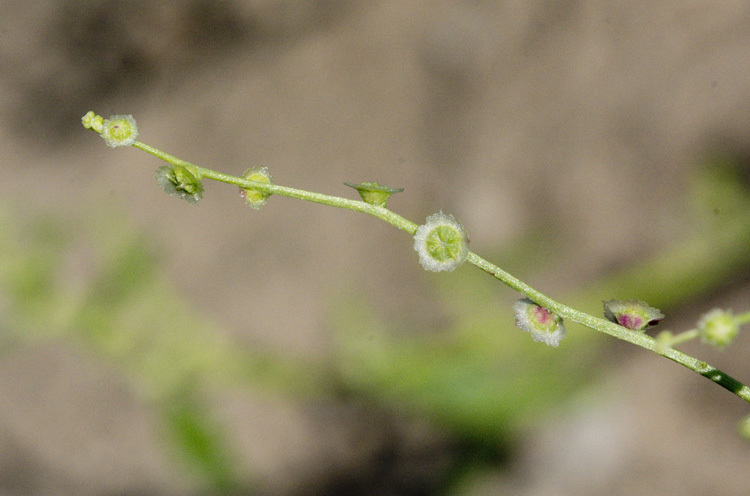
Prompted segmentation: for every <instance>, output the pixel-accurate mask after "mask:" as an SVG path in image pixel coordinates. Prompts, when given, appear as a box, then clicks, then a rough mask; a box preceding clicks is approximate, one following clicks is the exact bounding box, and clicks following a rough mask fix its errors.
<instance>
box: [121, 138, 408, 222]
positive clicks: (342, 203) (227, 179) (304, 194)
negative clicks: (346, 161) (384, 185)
mask: <svg viewBox="0 0 750 496" xmlns="http://www.w3.org/2000/svg"><path fill="white" fill-rule="evenodd" d="M133 146H134V147H136V148H139V149H141V150H143V151H145V152H148V153H150V154H151V155H153V156H155V157H157V158H160V159H161V160H164V161H165V162H168V163H170V164H172V165H181V166H183V167H187V168H190V169H192V170H193V171H194V172H195V173H196V174H198V175H199V176H200V177H205V178H208V179H213V180H215V181H220V182H223V183H227V184H234V185H235V186H239V187H241V188H252V189H257V190H258V191H262V192H263V193H270V194H272V195H279V196H288V197H290V198H296V199H298V200H305V201H309V202H315V203H321V204H323V205H330V206H332V207H338V208H345V209H348V210H354V211H355V212H362V213H365V214H369V215H372V216H374V217H377V218H378V219H381V220H383V221H385V222H387V223H388V224H391V225H392V226H395V227H398V228H399V229H401V230H403V231H406V232H408V233H410V234H414V233H415V232H417V227H419V226H418V225H417V224H415V223H414V222H411V221H410V220H407V219H405V218H403V217H401V216H400V215H398V214H396V213H393V212H391V211H390V210H388V209H387V208H384V207H377V206H375V205H371V204H369V203H366V202H363V201H359V200H350V199H348V198H341V197H338V196H330V195H323V194H320V193H312V192H310V191H304V190H301V189H294V188H288V187H286V186H279V185H277V184H268V183H261V182H257V181H248V180H247V179H243V178H241V177H237V176H230V175H228V174H222V173H221V172H216V171H214V170H211V169H206V168H204V167H200V166H197V165H195V164H191V163H190V162H186V161H185V160H181V159H179V158H177V157H174V156H172V155H169V154H167V153H164V152H162V151H161V150H158V149H156V148H154V147H152V146H149V145H147V144H145V143H142V142H140V141H136V142H135V143H133Z"/></svg>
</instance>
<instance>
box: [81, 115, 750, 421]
mask: <svg viewBox="0 0 750 496" xmlns="http://www.w3.org/2000/svg"><path fill="white" fill-rule="evenodd" d="M82 122H83V125H84V127H86V128H87V129H91V130H93V131H95V132H97V133H98V134H100V135H101V136H102V137H103V138H104V139H105V141H106V143H107V144H108V145H109V146H111V147H119V146H134V147H136V148H138V149H140V150H143V151H145V152H147V153H150V154H151V155H154V156H155V157H157V158H159V159H161V160H163V161H164V162H166V163H167V164H169V165H166V166H162V167H160V168H159V169H158V171H157V183H158V184H159V185H160V186H161V187H162V188H163V189H164V191H165V192H166V193H167V194H169V195H173V196H176V197H178V198H182V199H184V200H186V201H188V202H189V203H193V204H197V203H198V202H199V201H200V199H201V198H202V195H203V180H204V179H213V180H216V181H220V182H224V183H227V184H232V185H235V186H237V187H238V188H239V190H240V196H241V197H242V199H243V200H244V201H245V203H246V204H248V205H250V206H251V207H253V208H261V207H262V206H263V205H265V203H266V202H267V200H268V198H269V197H270V196H272V195H279V196H287V197H290V198H296V199H299V200H304V201H310V202H315V203H320V204H324V205H329V206H332V207H337V208H344V209H348V210H353V211H356V212H362V213H366V214H369V215H372V216H374V217H377V218H379V219H381V220H383V221H384V222H387V223H389V224H391V225H393V226H395V227H397V228H399V229H401V230H403V231H406V232H408V233H409V234H411V235H412V236H413V246H414V249H415V251H416V252H417V254H418V259H419V262H420V264H421V265H422V266H423V267H424V268H425V269H426V270H430V271H435V272H442V271H453V270H455V269H456V268H457V267H459V266H460V265H462V264H463V263H464V262H468V263H470V264H472V265H474V266H476V267H478V268H479V269H480V270H482V271H484V272H486V273H487V274H489V275H491V276H493V277H494V278H496V279H498V280H499V281H501V282H502V283H504V284H506V285H507V286H509V287H510V288H511V289H513V290H515V291H517V292H518V293H520V294H521V295H523V298H521V299H519V300H518V301H517V302H516V304H515V305H514V306H513V310H514V313H515V323H516V325H517V326H518V327H520V328H521V329H522V330H523V331H526V332H528V333H529V334H530V336H531V338H532V339H533V340H534V341H538V342H542V343H545V344H547V345H549V346H558V345H559V344H560V342H561V340H562V339H563V338H564V337H565V334H566V330H565V327H564V321H566V320H567V321H571V322H576V323H578V324H581V325H583V326H586V327H589V328H590V329H593V330H595V331H598V332H601V333H604V334H608V335H610V336H613V337H615V338H618V339H621V340H623V341H627V342H629V343H631V344H634V345H636V346H639V347H641V348H644V349H646V350H649V351H652V352H654V353H656V354H657V355H660V356H663V357H665V358H668V359H670V360H672V361H674V362H677V363H679V364H680V365H683V366H684V367H686V368H688V369H690V370H692V371H693V372H696V373H698V374H700V375H702V376H704V377H706V378H707V379H709V380H711V381H713V382H715V383H716V384H718V385H720V386H722V387H724V388H725V389H727V390H729V391H730V392H732V393H733V394H735V395H736V396H738V397H740V398H742V399H743V400H745V401H747V402H748V403H750V387H748V386H746V385H744V384H742V383H741V382H739V381H738V380H736V379H734V378H733V377H731V376H729V375H728V374H726V373H724V372H722V371H721V370H718V369H717V368H716V367H713V366H711V365H709V364H708V363H706V362H705V361H702V360H699V359H697V358H695V357H693V356H691V355H688V354H686V353H683V352H681V351H679V350H677V349H676V348H675V346H676V345H679V344H682V343H685V342H687V341H690V340H693V339H697V338H700V339H701V340H702V341H703V342H704V343H707V344H709V345H712V346H715V347H717V348H724V347H726V346H728V345H729V344H731V342H732V340H733V339H734V338H735V337H736V335H737V334H738V332H739V328H740V326H741V325H744V324H747V323H748V322H750V312H744V313H739V314H734V313H733V312H731V311H729V310H722V309H714V310H711V311H709V312H706V313H705V314H704V315H703V316H702V317H701V319H700V320H699V322H698V323H697V325H696V327H695V328H694V329H690V330H687V331H684V332H681V333H677V334H674V333H672V332H668V331H665V332H662V333H660V334H658V335H656V337H651V336H649V335H648V334H646V333H645V332H644V331H645V330H646V329H648V328H650V327H653V326H655V325H657V324H658V323H659V321H660V320H661V319H662V318H664V315H663V314H662V313H661V312H660V311H659V310H658V309H656V308H653V307H650V306H649V305H648V304H647V303H645V302H643V301H640V300H636V299H629V300H624V301H623V300H608V301H605V302H604V317H605V318H601V317H596V316H594V315H591V314H588V313H585V312H581V311H579V310H576V309H574V308H572V307H570V306H568V305H565V304H563V303H560V302H558V301H556V300H554V299H552V298H550V297H549V296H547V295H545V294H543V293H541V292H539V291H537V290H536V289H534V288H532V287H531V286H529V285H528V284H526V283H524V282H523V281H521V280H519V279H517V278H516V277H514V276H512V275H511V274H509V273H508V272H506V271H504V270H503V269H501V268H500V267H498V266H497V265H495V264H493V263H491V262H489V261H487V260H486V259H484V258H482V257H480V256H479V255H477V254H476V253H474V252H472V251H470V250H469V248H468V235H467V231H466V229H465V227H464V226H463V224H462V223H461V222H460V221H458V220H457V219H456V218H455V217H453V216H452V215H449V214H444V213H443V212H439V213H436V214H433V215H431V216H429V217H428V218H427V219H426V221H425V223H424V224H422V225H418V224H416V223H414V222H412V221H410V220H407V219H405V218H404V217H402V216H400V215H398V214H396V213H395V212H393V211H391V210H389V209H388V208H387V202H388V198H389V197H390V196H391V195H392V194H395V193H398V192H401V191H402V190H401V189H392V188H388V187H386V186H382V185H379V184H378V183H375V182H364V183H359V184H351V183H345V184H346V185H347V186H350V187H352V188H354V189H356V190H357V191H358V192H359V194H360V197H361V198H362V200H361V201H360V200H352V199H348V198H342V197H337V196H330V195H324V194H320V193H315V192H310V191H304V190H299V189H294V188H290V187H286V186H281V185H278V184H275V183H274V182H273V179H272V177H271V175H270V174H269V172H268V170H267V169H266V168H254V169H249V170H247V171H246V172H245V173H244V174H243V175H242V176H241V177H238V176H232V175H228V174H224V173H221V172H217V171H214V170H211V169H207V168H204V167H200V166H198V165H195V164H192V163H190V162H187V161H185V160H181V159H179V158H177V157H174V156H172V155H169V154H167V153H164V152H162V151H160V150H158V149H156V148H154V147H152V146H149V145H147V144H145V143H143V142H141V141H137V139H136V138H137V136H138V129H137V125H136V122H135V120H134V119H133V118H132V116H121V115H117V116H112V117H110V118H109V119H104V118H102V117H101V116H98V115H96V114H94V112H88V113H87V114H86V115H85V116H84V117H83V119H82ZM743 426H745V427H743V429H742V431H743V432H744V431H745V430H747V428H746V427H747V426H750V423H748V422H745V423H744V424H743Z"/></svg>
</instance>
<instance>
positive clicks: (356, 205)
mask: <svg viewBox="0 0 750 496" xmlns="http://www.w3.org/2000/svg"><path fill="white" fill-rule="evenodd" d="M133 146H134V147H136V148H139V149H141V150H143V151H145V152H148V153H150V154H151V155H154V156H155V157H157V158H159V159H161V160H164V161H165V162H168V163H170V164H172V165H180V166H183V167H186V168H190V169H191V170H192V171H193V172H194V173H195V174H197V175H198V176H200V177H202V178H203V177H205V178H208V179H213V180H216V181H221V182H224V183H228V184H234V185H235V186H239V187H240V188H246V189H255V190H258V191H261V192H263V193H270V194H272V195H279V196H288V197H290V198H296V199H299V200H305V201H310V202H315V203H321V204H324V205H330V206H332V207H337V208H344V209H348V210H354V211H356V212H362V213H366V214H369V215H372V216H374V217H377V218H379V219H381V220H383V221H385V222H387V223H389V224H391V225H393V226H395V227H398V228H399V229H401V230H403V231H406V232H408V233H410V234H414V233H415V232H416V231H417V228H418V227H419V226H418V225H417V224H415V223H414V222H411V221H409V220H407V219H405V218H404V217H401V216H400V215H398V214H395V213H393V212H392V211H390V210H388V209H387V208H385V207H378V206H375V205H371V204H369V203H366V202H364V201H358V200H350V199H347V198H341V197H338V196H329V195H323V194H320V193H313V192H310V191H304V190H299V189H294V188H288V187H285V186H279V185H276V184H268V183H262V182H256V181H248V180H246V179H243V178H241V177H237V176H231V175H228V174H222V173H221V172H216V171H214V170H211V169H206V168H203V167H200V166H197V165H194V164H191V163H190V162H186V161H184V160H181V159H179V158H177V157H174V156H172V155H169V154H167V153H164V152H162V151H161V150H158V149H156V148H153V147H151V146H149V145H147V144H145V143H142V142H140V141H136V142H135V143H133ZM467 261H468V262H469V263H471V264H473V265H476V266H477V267H479V268H480V269H482V270H483V271H485V272H487V273H488V274H490V275H492V276H494V277H495V278H497V279H498V280H500V281H502V282H503V283H505V284H506V285H507V286H509V287H511V288H513V289H514V290H516V291H518V292H519V293H521V294H523V295H524V296H526V297H528V298H529V299H530V300H532V301H533V302H535V303H536V304H538V305H540V306H542V307H544V308H546V309H548V310H549V311H551V312H552V313H555V314H557V315H559V316H560V317H562V318H563V319H566V320H570V321H572V322H576V323H578V324H581V325H583V326H586V327H589V328H591V329H594V330H596V331H599V332H603V333H605V334H609V335H610V336H614V337H616V338H618V339H621V340H623V341H627V342H629V343H632V344H634V345H636V346H640V347H641V348H645V349H647V350H650V351H653V352H654V353H656V354H659V355H661V356H664V357H666V358H669V359H670V360H673V361H675V362H677V363H679V364H680V365H683V366H685V367H687V368H688V369H690V370H692V371H694V372H696V373H698V374H700V375H702V376H704V377H706V378H708V379H710V380H712V381H713V382H715V383H717V384H719V385H720V386H722V387H723V388H725V389H727V390H729V391H731V392H732V393H734V394H735V395H737V396H739V397H740V398H742V399H743V400H745V401H747V402H748V403H750V387H748V386H746V385H744V384H742V383H741V382H739V381H737V380H736V379H734V378H732V377H730V376H729V375H727V374H725V373H724V372H722V371H720V370H718V369H717V368H715V367H713V366H711V365H709V364H707V363H706V362H703V361H700V360H698V359H696V358H693V357H692V356H690V355H687V354H685V353H683V352H681V351H677V350H675V349H674V348H672V347H671V346H666V347H665V346H664V344H663V343H660V342H658V341H657V340H656V339H654V338H652V337H650V336H648V335H646V334H644V333H642V332H637V331H632V330H630V329H627V328H625V327H623V326H620V325H617V324H615V323H613V322H610V321H608V320H605V319H602V318H598V317H594V316H592V315H589V314H587V313H584V312H580V311H578V310H575V309H573V308H571V307H569V306H567V305H564V304H562V303H559V302H557V301H555V300H553V299H552V298H550V297H548V296H546V295H545V294H543V293H540V292H539V291H537V290H535V289H534V288H532V287H531V286H529V285H528V284H526V283H524V282H523V281H521V280H519V279H517V278H515V277H513V276H512V275H510V274H509V273H507V272H505V271H504V270H502V269H501V268H500V267H498V266H496V265H494V264H492V263H490V262H488V261H487V260H485V259H484V258H482V257H480V256H479V255H477V254H475V253H473V252H469V255H468V258H467ZM741 318H742V321H743V322H749V321H750V312H748V313H746V314H743V315H742V316H741Z"/></svg>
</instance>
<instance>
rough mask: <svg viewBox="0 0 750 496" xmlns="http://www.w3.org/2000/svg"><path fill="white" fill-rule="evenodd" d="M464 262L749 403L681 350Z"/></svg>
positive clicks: (475, 259) (744, 389)
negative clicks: (658, 356)
mask: <svg viewBox="0 0 750 496" xmlns="http://www.w3.org/2000/svg"><path fill="white" fill-rule="evenodd" d="M467 260H468V261H469V262H470V263H472V264H474V265H476V266H477V267H479V268H480V269H482V270H483V271H485V272H487V273H488V274H490V275H492V276H494V277H495V278H497V279H499V280H500V281H502V282H503V283H505V284H506V285H508V286H510V287H511V288H513V289H515V290H516V291H518V292H519V293H521V294H523V295H524V296H527V297H528V298H529V299H530V300H532V301H533V302H534V303H536V304H537V305H540V306H542V307H544V308H546V309H547V310H549V311H551V312H552V313H555V314H557V315H559V316H561V317H562V318H563V319H566V320H570V321H572V322H576V323H578V324H581V325H584V326H586V327H588V328H590V329H594V330H596V331H599V332H603V333H605V334H609V335H610V336H614V337H616V338H617V339H621V340H623V341H627V342H628V343H632V344H634V345H636V346H640V347H641V348H645V349H647V350H650V351H653V352H654V353H656V354H658V355H661V356H663V357H666V358H669V359H670V360H672V361H675V362H677V363H679V364H680V365H683V366H685V367H687V368H689V369H690V370H692V371H693V372H697V373H698V374H700V375H702V376H703V377H706V378H708V379H710V380H712V381H714V382H715V383H717V384H718V385H720V386H722V387H723V388H725V389H727V390H729V391H731V392H732V393H734V394H736V395H737V396H739V397H740V398H742V399H743V400H745V401H747V402H748V403H750V387H748V386H745V385H744V384H742V383H741V382H739V381H737V380H736V379H734V378H733V377H731V376H729V375H728V374H725V373H724V372H722V371H720V370H719V369H717V368H716V367H713V366H711V365H709V364H707V363H706V362H703V361H701V360H698V359H697V358H693V357H692V356H690V355H687V354H685V353H683V352H681V351H677V350H675V349H674V348H671V347H667V348H665V347H664V346H663V345H660V343H659V342H658V341H657V340H656V339H654V338H652V337H651V336H648V335H647V334H644V333H641V332H636V331H632V330H630V329H627V328H626V327H623V326H620V325H617V324H615V323H613V322H610V321H608V320H605V319H601V318H598V317H594V316H592V315H589V314H587V313H584V312H580V311H578V310H576V309H574V308H571V307H569V306H567V305H564V304H562V303H560V302H557V301H555V300H553V299H552V298H550V297H549V296H546V295H544V294H542V293H540V292H539V291H537V290H535V289H534V288H532V287H531V286H529V285H528V284H526V283H524V282H523V281H520V280H519V279H517V278H515V277H513V276H512V275H510V274H508V273H507V272H505V271H504V270H502V269H501V268H500V267H498V266H496V265H494V264H492V263H490V262H488V261H487V260H485V259H483V258H482V257H480V256H479V255H476V254H475V253H469V257H468V258H467Z"/></svg>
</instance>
